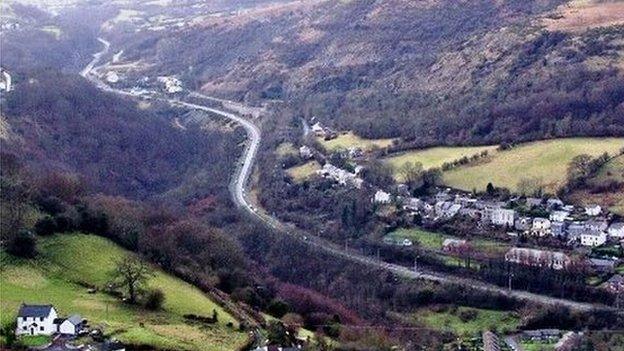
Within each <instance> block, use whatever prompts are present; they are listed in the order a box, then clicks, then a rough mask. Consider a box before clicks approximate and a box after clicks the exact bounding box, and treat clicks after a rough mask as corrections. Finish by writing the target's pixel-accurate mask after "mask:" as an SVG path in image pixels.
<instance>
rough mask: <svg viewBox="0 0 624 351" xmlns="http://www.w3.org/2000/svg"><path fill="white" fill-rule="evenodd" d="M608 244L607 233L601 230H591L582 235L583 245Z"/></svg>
mask: <svg viewBox="0 0 624 351" xmlns="http://www.w3.org/2000/svg"><path fill="white" fill-rule="evenodd" d="M606 242H607V233H605V232H603V231H599V230H592V229H589V230H587V231H586V232H584V233H583V234H581V245H583V246H600V245H602V244H604V243H606Z"/></svg>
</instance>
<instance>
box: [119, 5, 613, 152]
mask: <svg viewBox="0 0 624 351" xmlns="http://www.w3.org/2000/svg"><path fill="white" fill-rule="evenodd" d="M590 3H592V4H594V3H595V4H596V5H595V6H598V8H600V6H605V5H604V4H603V2H600V1H592V2H590ZM616 3H618V2H616ZM570 7H572V8H573V9H576V10H577V11H580V12H581V13H583V11H590V10H591V9H592V8H590V9H589V10H586V9H585V8H584V7H581V6H580V5H579V4H577V3H576V2H574V3H570V4H568V3H567V2H565V1H563V0H550V1H524V0H522V1H521V0H505V1H494V0H479V1H459V2H458V1H451V0H440V1H406V0H382V1H350V2H334V1H327V2H322V1H321V2H319V1H304V2H293V3H290V4H286V5H280V6H274V7H271V8H269V9H264V10H256V11H250V12H246V13H244V14H241V15H239V16H233V17H227V18H213V19H209V20H206V21H204V22H203V24H201V25H198V26H197V27H196V28H194V29H193V30H184V31H180V32H178V33H177V34H175V35H174V36H173V37H172V36H171V35H170V34H169V33H168V34H167V35H166V36H163V35H160V34H145V35H144V36H137V37H138V38H141V39H140V40H138V41H137V39H134V40H131V41H130V44H129V46H128V48H127V50H126V51H127V52H134V53H135V54H134V57H131V58H129V59H131V60H137V59H139V58H143V59H145V60H148V61H150V62H152V63H154V64H156V65H155V66H153V69H156V70H158V71H159V72H167V73H172V74H180V75H181V76H182V77H183V78H185V79H186V80H188V81H189V83H191V84H192V85H197V86H201V87H202V89H203V90H204V91H206V92H209V93H211V94H217V95H228V96H230V97H236V98H241V99H249V100H254V99H259V98H278V99H283V100H285V101H286V102H288V103H290V104H291V105H292V106H293V108H295V109H296V111H298V112H299V113H301V114H302V115H303V116H304V117H307V118H311V117H312V116H316V117H318V118H320V119H321V120H324V121H326V122H327V123H330V124H334V125H335V126H337V127H338V128H341V129H353V130H355V131H356V132H357V133H358V134H359V135H361V136H366V137H376V138H378V137H396V136H401V137H403V138H404V139H407V140H408V141H410V140H413V141H414V142H415V144H417V145H423V144H425V145H426V144H461V143H486V142H490V143H498V142H500V141H505V140H511V139H514V140H516V141H517V140H518V139H521V140H528V139H538V138H544V137H551V136H570V135H593V136H603V135H622V134H624V117H623V116H624V113H623V112H624V111H623V110H622V109H623V108H624V107H623V106H622V104H621V103H622V101H623V100H624V78H623V77H624V76H623V75H622V67H621V57H622V56H621V55H622V53H623V52H624V48H623V45H622V40H623V38H624V27H623V26H622V25H621V24H620V21H618V20H613V21H606V22H604V23H603V22H600V21H590V22H589V23H587V24H584V25H581V26H576V27H574V30H567V25H566V24H563V23H560V22H559V21H563V19H564V18H566V19H567V18H568V17H569V14H568V12H569V11H568V12H566V11H567V10H566V9H568V8H570ZM575 13H576V12H575ZM565 16H568V17H565ZM571 21H573V19H572V20H571ZM581 22H582V21H581ZM582 23H584V22H582ZM179 58H182V59H179Z"/></svg>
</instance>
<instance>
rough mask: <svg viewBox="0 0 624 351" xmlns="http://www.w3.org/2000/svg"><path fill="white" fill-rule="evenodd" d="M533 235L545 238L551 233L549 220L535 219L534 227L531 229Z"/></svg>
mask: <svg viewBox="0 0 624 351" xmlns="http://www.w3.org/2000/svg"><path fill="white" fill-rule="evenodd" d="M531 229H532V230H533V233H534V234H536V235H539V236H544V235H546V234H549V233H550V220H549V219H548V218H540V217H536V218H533V226H532V227H531Z"/></svg>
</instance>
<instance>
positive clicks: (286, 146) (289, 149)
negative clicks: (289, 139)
mask: <svg viewBox="0 0 624 351" xmlns="http://www.w3.org/2000/svg"><path fill="white" fill-rule="evenodd" d="M275 154H277V155H278V156H286V155H298V154H299V151H298V150H297V149H296V148H295V146H294V145H293V144H292V143H281V144H279V146H278V147H277V149H275Z"/></svg>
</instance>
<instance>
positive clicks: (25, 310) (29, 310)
mask: <svg viewBox="0 0 624 351" xmlns="http://www.w3.org/2000/svg"><path fill="white" fill-rule="evenodd" d="M53 308H54V306H52V305H26V304H22V306H20V309H19V312H18V313H17V316H18V317H47V316H49V315H50V311H51V310H52V309H53Z"/></svg>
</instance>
